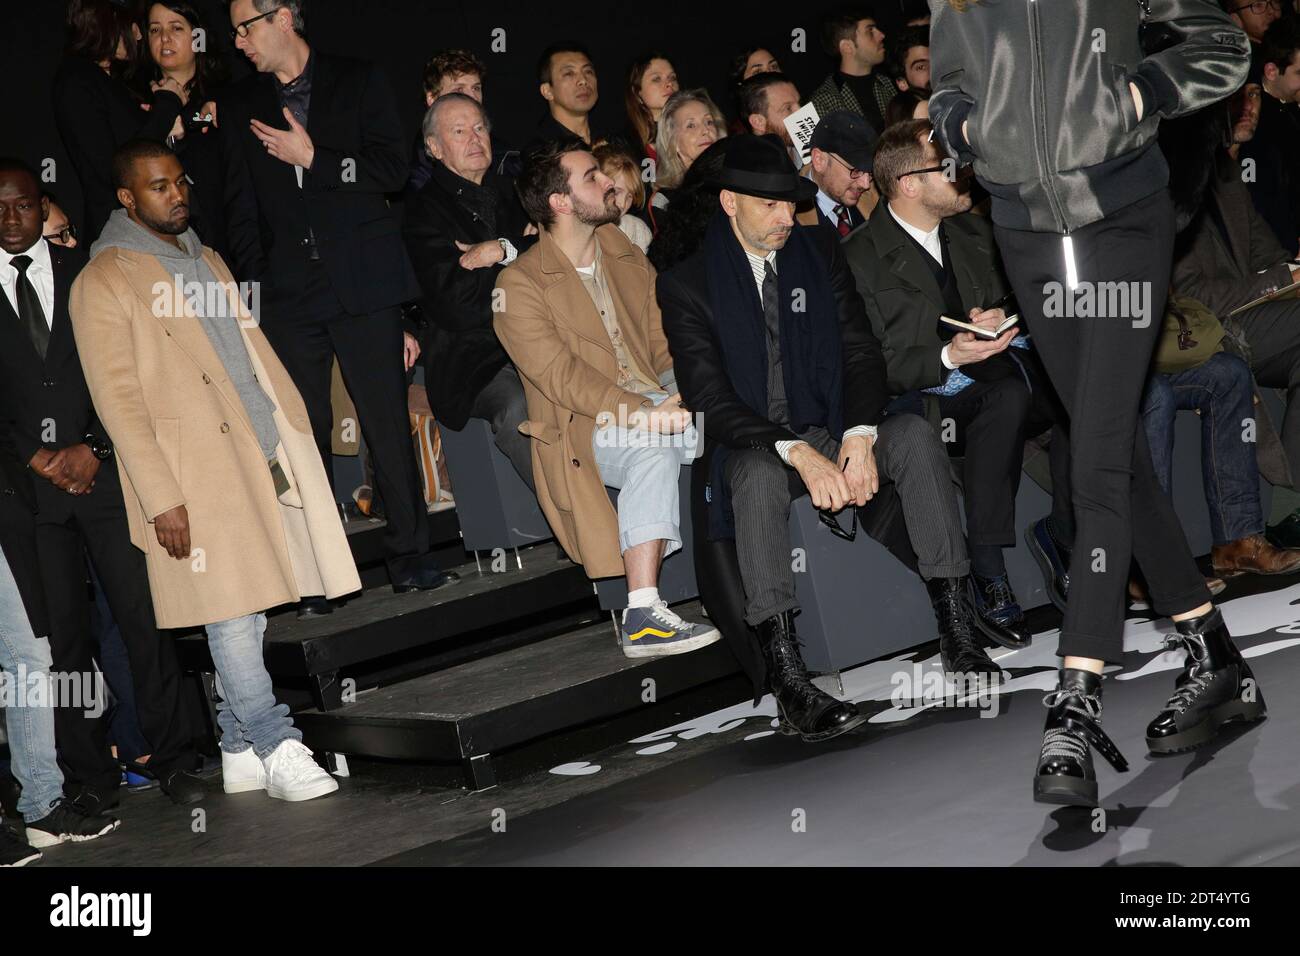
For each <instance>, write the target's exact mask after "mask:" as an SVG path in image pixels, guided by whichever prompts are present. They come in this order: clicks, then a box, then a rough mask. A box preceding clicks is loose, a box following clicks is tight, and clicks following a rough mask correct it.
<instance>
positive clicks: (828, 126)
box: [797, 110, 876, 239]
mask: <svg viewBox="0 0 1300 956" xmlns="http://www.w3.org/2000/svg"><path fill="white" fill-rule="evenodd" d="M810 145H811V146H812V161H811V162H810V163H809V164H808V170H807V176H808V178H809V179H811V180H812V181H813V182H814V183H816V184H817V195H816V196H814V197H813V201H812V202H811V203H809V204H808V206H807V208H806V209H803V210H801V211H800V212H799V214H798V216H797V218H798V220H799V221H800V222H801V223H803V224H804V225H805V226H811V225H815V224H816V223H819V222H822V223H825V224H826V225H828V226H830V227H831V228H832V229H834V230H835V231H836V232H838V233H839V235H840V238H841V239H842V238H844V237H845V236H847V235H848V234H849V233H850V232H852V231H853V230H854V229H856V228H858V226H860V225H862V224H863V223H864V222H866V219H867V216H869V215H870V214H871V210H872V208H873V207H874V205H875V192H874V191H873V190H872V188H871V155H872V151H873V150H874V149H875V145H876V131H875V130H873V129H872V128H871V126H870V125H869V124H868V123H867V121H866V120H864V119H863V118H862V117H861V116H859V115H858V114H857V113H850V112H848V111H847V110H840V111H839V112H838V113H831V114H830V115H829V116H823V117H822V118H821V119H820V120H819V121H818V123H817V128H816V129H814V130H813V135H812V140H811V142H810Z"/></svg>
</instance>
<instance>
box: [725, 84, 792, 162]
mask: <svg viewBox="0 0 1300 956" xmlns="http://www.w3.org/2000/svg"><path fill="white" fill-rule="evenodd" d="M737 99H738V100H739V102H740V118H741V119H742V120H744V122H745V126H746V127H747V129H748V131H749V132H751V133H754V134H756V135H759V136H762V135H764V134H765V133H770V134H771V135H773V136H775V137H776V138H777V139H779V140H780V141H781V142H782V144H783V145H784V146H785V148H786V150H787V151H788V152H789V153H790V162H791V163H792V164H793V165H794V166H795V168H796V169H798V168H799V167H801V166H803V163H802V162H801V161H800V158H799V150H798V148H797V147H796V146H795V145H794V140H793V139H791V138H790V130H789V128H788V127H787V126H786V125H785V118H786V117H787V116H789V115H790V114H791V113H793V112H795V110H797V109H799V89H798V87H796V86H795V85H794V83H793V82H792V81H791V80H790V78H789V77H787V76H786V75H785V74H784V73H758V74H755V75H754V76H752V77H750V78H749V79H747V80H746V81H745V82H744V83H742V84H740V90H739V91H738V93H737Z"/></svg>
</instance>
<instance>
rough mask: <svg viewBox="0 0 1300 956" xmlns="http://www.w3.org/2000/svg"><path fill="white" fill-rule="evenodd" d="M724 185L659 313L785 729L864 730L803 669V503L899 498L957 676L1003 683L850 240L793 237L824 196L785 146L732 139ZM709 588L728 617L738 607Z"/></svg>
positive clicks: (939, 451) (823, 230)
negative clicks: (849, 256)
mask: <svg viewBox="0 0 1300 956" xmlns="http://www.w3.org/2000/svg"><path fill="white" fill-rule="evenodd" d="M713 182H714V184H715V185H716V186H717V187H718V188H719V190H720V193H719V201H720V206H721V209H720V210H719V212H718V213H717V214H716V216H715V217H714V219H713V220H712V221H711V222H710V223H709V226H708V229H707V232H706V235H705V239H704V242H703V245H702V246H701V247H700V249H699V250H698V251H697V252H696V253H695V254H694V255H692V256H691V257H689V258H687V259H686V260H684V261H683V262H681V263H680V264H678V265H677V266H675V267H673V268H672V269H670V270H668V271H667V272H665V273H663V274H662V275H661V276H660V277H659V280H658V297H659V304H660V308H661V310H662V312H663V323H664V331H665V333H666V334H667V337H668V344H669V348H670V349H671V350H672V354H673V360H674V368H675V370H676V373H677V384H678V388H679V389H680V391H681V395H682V399H683V404H685V405H686V406H687V407H689V408H690V409H691V410H692V411H693V412H696V413H699V414H700V415H701V416H702V420H703V422H704V431H705V435H706V453H708V463H707V469H708V470H707V500H708V507H707V514H708V538H710V539H713V540H716V539H725V538H732V539H734V541H735V551H736V558H737V561H738V564H739V572H740V574H739V577H740V580H741V583H742V584H743V588H744V623H745V624H747V625H748V626H749V628H753V629H755V630H756V631H757V640H758V643H759V646H760V648H761V650H762V654H763V658H764V663H765V665H766V678H767V683H768V686H769V687H770V688H771V690H772V692H773V694H774V695H775V696H776V699H777V704H778V708H779V712H780V715H781V719H782V724H783V725H784V727H785V728H786V729H787V730H791V731H794V732H797V733H798V734H800V735H801V736H802V737H803V738H804V739H805V740H823V739H827V738H829V737H833V736H835V735H837V734H841V733H844V732H845V731H847V730H850V729H852V728H853V727H856V726H858V725H859V724H861V723H862V722H863V721H864V720H865V719H866V717H865V715H863V714H860V713H858V711H857V709H856V708H855V707H854V706H853V705H852V704H851V703H845V702H840V701H837V700H836V699H835V698H833V697H831V696H829V695H828V694H825V693H823V692H821V691H820V690H818V689H817V688H816V687H815V686H814V685H813V684H812V682H811V681H810V680H809V678H808V672H807V670H806V668H805V666H804V663H803V659H802V657H801V655H800V652H799V645H798V640H797V638H796V636H795V629H794V612H795V611H796V609H797V607H798V605H797V602H796V600H795V582H794V572H793V570H792V568H791V562H790V551H791V542H790V533H789V525H788V522H789V514H790V504H791V501H792V500H793V499H794V498H796V497H799V496H801V495H804V494H808V495H811V497H812V503H813V505H814V506H815V507H817V508H818V509H821V510H822V511H823V512H826V513H833V512H837V511H840V510H841V509H844V508H859V507H864V506H866V510H867V512H869V511H870V510H871V507H870V505H869V503H873V499H874V498H878V497H884V495H885V494H886V493H892V494H896V496H897V499H898V501H899V503H900V505H901V510H902V513H903V518H904V519H905V521H906V526H907V531H908V536H909V537H910V541H911V547H912V549H914V551H915V560H916V567H917V570H918V571H919V573H920V574H921V576H922V577H923V578H924V579H925V580H926V585H927V587H928V588H929V590H930V593H931V597H932V600H933V603H934V607H935V613H936V616H937V618H938V622H939V638H940V649H941V654H942V657H943V663H944V667H945V669H946V670H948V671H950V672H955V673H958V674H962V675H966V674H970V675H983V676H986V677H989V678H993V679H996V675H998V674H1000V670H999V668H998V667H997V665H996V664H994V663H993V662H992V661H991V660H990V659H989V657H988V655H987V654H986V653H985V652H984V650H983V649H982V648H981V646H980V644H979V642H978V640H977V638H976V636H975V630H974V624H973V621H972V615H971V611H970V608H969V606H968V604H967V601H966V599H965V589H966V576H967V574H968V573H969V570H970V562H969V561H968V559H967V554H966V543H965V539H964V538H963V536H962V530H961V523H960V518H959V516H958V510H957V499H956V496H955V492H954V490H953V485H952V481H951V477H950V472H949V468H948V460H947V455H946V453H945V452H944V449H943V446H942V445H941V444H940V442H939V440H938V438H937V437H936V436H935V434H934V433H933V431H932V430H931V429H930V427H929V425H928V424H927V423H926V421H925V419H923V418H921V417H919V416H916V415H907V414H902V415H891V416H888V417H886V416H885V415H884V410H885V405H886V404H887V402H888V399H889V391H888V386H887V382H886V368H885V360H884V357H883V355H882V354H881V349H880V343H879V342H878V341H877V340H876V338H875V336H874V334H873V333H872V331H871V325H870V323H869V322H868V320H867V316H866V312H865V309H864V306H863V303H862V299H861V297H860V296H859V295H858V293H857V290H856V288H855V287H854V283H853V277H852V275H851V274H850V272H849V269H848V266H847V265H846V264H845V261H844V257H843V254H842V253H841V251H840V243H839V236H838V235H837V233H836V232H835V230H834V229H831V228H828V227H826V226H821V225H818V226H811V227H809V226H803V225H800V224H798V223H796V222H795V218H794V209H795V204H796V203H798V202H801V201H805V200H808V199H811V198H812V195H813V193H815V191H816V189H817V187H816V185H815V184H814V183H812V182H811V181H810V180H807V179H804V178H802V177H800V176H799V175H798V173H797V172H795V171H794V170H793V169H792V168H791V166H790V162H789V160H788V158H787V157H786V155H785V150H784V149H783V148H782V146H781V144H780V143H779V142H778V141H777V140H776V139H775V138H774V137H766V136H753V135H748V134H746V135H741V136H736V137H733V138H732V140H731V145H730V147H729V148H728V150H727V155H726V158H725V159H724V161H723V165H722V168H721V170H720V171H719V173H718V174H717V176H716V177H715V179H714V180H713ZM866 524H867V522H866V521H864V525H866ZM869 530H870V529H869ZM697 537H699V535H697ZM895 553H897V552H895ZM706 583H707V582H702V587H701V594H702V597H703V598H704V601H705V603H706V604H707V605H708V607H709V609H710V613H711V614H713V613H714V610H715V607H720V606H722V605H723V604H724V603H725V602H724V601H722V600H721V599H720V600H719V601H717V602H715V600H714V597H713V596H711V595H710V594H709V593H708V590H707V587H706ZM723 630H724V633H726V628H725V625H724V627H723Z"/></svg>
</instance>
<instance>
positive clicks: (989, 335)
mask: <svg viewBox="0 0 1300 956" xmlns="http://www.w3.org/2000/svg"><path fill="white" fill-rule="evenodd" d="M939 321H940V322H946V323H947V324H948V325H951V326H952V327H953V328H956V329H961V330H962V331H963V332H970V333H972V334H973V335H974V336H975V337H976V338H980V339H987V340H989V341H992V340H993V339H996V338H997V337H998V336H999V335H1001V334H1002V333H1003V332H1005V331H1006V330H1007V329H1009V328H1011V326H1013V325H1015V324H1016V323H1017V322H1019V321H1020V316H1019V315H1009V316H1007V317H1006V318H1005V319H1003V320H1002V324H1001V325H999V326H998V327H997V328H996V329H986V328H984V327H983V326H981V325H971V324H970V323H969V322H963V321H961V320H960V319H952V318H949V317H948V316H946V315H941V316H939Z"/></svg>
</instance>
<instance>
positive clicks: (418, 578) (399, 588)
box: [393, 569, 460, 594]
mask: <svg viewBox="0 0 1300 956" xmlns="http://www.w3.org/2000/svg"><path fill="white" fill-rule="evenodd" d="M459 580H460V575H459V574H457V573H456V572H455V571H439V570H436V569H434V570H430V571H422V572H420V573H419V574H416V575H412V576H411V577H409V578H403V579H401V580H400V581H393V593H394V594H405V593H406V592H407V591H436V590H438V588H445V587H447V586H448V585H452V584H455V583H456V582H458V581H459Z"/></svg>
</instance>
